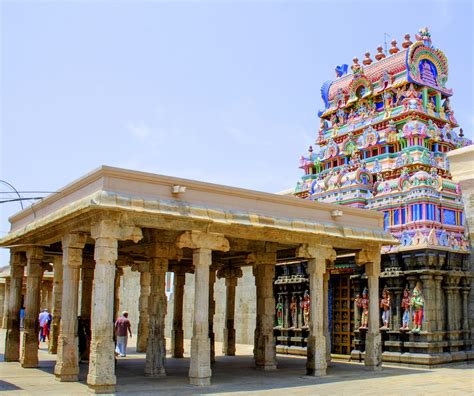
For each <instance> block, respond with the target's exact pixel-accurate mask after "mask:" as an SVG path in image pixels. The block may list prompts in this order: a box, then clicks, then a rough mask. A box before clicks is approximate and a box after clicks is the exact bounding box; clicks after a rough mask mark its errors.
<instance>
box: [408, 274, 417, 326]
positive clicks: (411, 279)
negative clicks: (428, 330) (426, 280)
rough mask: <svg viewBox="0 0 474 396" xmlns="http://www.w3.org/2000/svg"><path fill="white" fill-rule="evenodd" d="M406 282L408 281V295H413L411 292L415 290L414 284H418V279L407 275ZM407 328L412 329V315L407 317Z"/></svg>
mask: <svg viewBox="0 0 474 396" xmlns="http://www.w3.org/2000/svg"><path fill="white" fill-rule="evenodd" d="M407 281H408V288H409V289H410V295H411V294H412V293H413V290H414V289H415V286H416V282H418V277H417V276H416V275H409V276H407ZM408 327H409V328H410V329H412V328H413V315H411V314H410V315H409V318H408Z"/></svg>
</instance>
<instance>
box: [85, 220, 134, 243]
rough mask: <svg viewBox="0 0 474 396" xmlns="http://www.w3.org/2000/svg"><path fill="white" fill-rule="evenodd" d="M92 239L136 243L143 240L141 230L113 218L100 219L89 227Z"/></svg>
mask: <svg viewBox="0 0 474 396" xmlns="http://www.w3.org/2000/svg"><path fill="white" fill-rule="evenodd" d="M91 237H92V238H93V239H98V238H109V239H117V240H120V241H126V240H132V241H133V242H135V243H136V242H138V241H140V240H141V239H142V238H143V233H142V230H141V229H140V228H139V227H135V225H134V224H130V223H122V222H120V221H118V220H117V219H115V218H102V219H100V220H99V221H97V222H95V223H92V225H91Z"/></svg>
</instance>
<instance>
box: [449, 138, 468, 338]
mask: <svg viewBox="0 0 474 396" xmlns="http://www.w3.org/2000/svg"><path fill="white" fill-rule="evenodd" d="M448 159H449V168H450V171H451V174H452V176H453V179H454V180H455V181H457V182H458V183H459V184H460V185H461V192H462V199H463V203H464V214H465V219H466V220H465V221H466V229H467V230H468V233H469V239H470V240H471V251H472V244H473V242H474V145H471V146H467V147H463V148H460V149H457V150H453V151H451V152H449V153H448ZM470 270H471V271H474V255H473V254H472V253H471V256H470ZM473 290H474V279H471V293H470V296H469V324H470V328H471V329H474V292H473ZM473 335H474V332H473V331H472V330H471V338H474V337H473Z"/></svg>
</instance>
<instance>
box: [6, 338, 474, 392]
mask: <svg viewBox="0 0 474 396" xmlns="http://www.w3.org/2000/svg"><path fill="white" fill-rule="evenodd" d="M4 340H5V331H4V330H1V331H0V396H3V395H9V394H12V395H32V394H34V395H48V396H51V395H86V394H88V391H87V385H86V384H85V379H86V376H87V364H81V373H80V382H76V383H64V382H58V381H56V380H55V378H54V375H53V369H54V363H55V355H50V354H48V353H47V348H46V347H47V346H46V344H45V343H42V344H41V349H40V353H39V357H40V366H39V367H38V368H37V369H22V368H21V367H20V365H19V363H5V362H3V349H4V344H5V342H4ZM185 347H187V348H186V350H188V351H189V344H187V345H185ZM220 348H221V344H220V343H216V352H217V353H218V352H219V351H220ZM133 349H134V347H133V345H131V346H130V347H129V352H131V351H132V350H133ZM251 352H252V347H251V346H249V345H239V346H238V348H237V353H238V356H235V357H226V356H219V354H218V356H217V357H216V363H215V364H214V365H213V377H212V385H211V386H208V387H202V388H199V387H194V386H191V385H189V384H188V382H187V381H188V380H187V373H188V369H189V356H187V355H185V358H184V359H171V358H170V359H168V360H167V371H168V376H167V377H166V378H146V377H144V376H143V369H144V365H145V360H144V356H145V355H144V354H141V353H130V354H129V355H127V357H126V358H120V359H119V360H118V361H117V370H116V372H117V391H118V392H117V393H118V394H131V393H133V394H137V395H138V394H140V395H151V394H160V395H179V396H183V395H198V394H199V395H206V394H207V395H219V394H232V396H234V395H235V396H237V395H249V394H252V395H272V396H276V395H285V396H288V395H351V396H352V395H364V396H367V395H378V396H379V395H383V396H388V395H404V396H405V395H406V396H415V395H444V396H448V395H469V394H474V371H473V367H474V366H473V365H467V364H457V365H452V366H447V367H444V368H437V369H421V368H405V367H403V368H402V367H392V366H390V367H388V366H384V369H383V370H382V371H381V372H377V373H374V372H369V371H366V370H365V369H364V366H363V365H361V364H359V363H348V362H344V361H341V360H338V361H336V362H333V363H332V364H331V367H329V369H328V375H327V376H326V377H324V378H314V377H308V376H305V375H304V372H305V359H304V358H301V357H287V356H278V367H279V369H278V370H277V371H275V372H260V371H257V370H255V369H254V368H253V359H252V355H251Z"/></svg>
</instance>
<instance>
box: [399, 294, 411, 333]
mask: <svg viewBox="0 0 474 396" xmlns="http://www.w3.org/2000/svg"><path fill="white" fill-rule="evenodd" d="M402 310H403V316H402V327H400V330H409V328H408V322H409V320H410V290H409V289H408V287H405V290H404V291H403V298H402Z"/></svg>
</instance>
